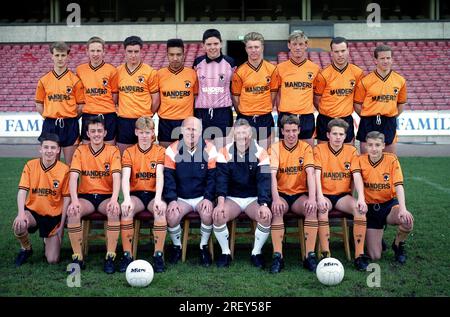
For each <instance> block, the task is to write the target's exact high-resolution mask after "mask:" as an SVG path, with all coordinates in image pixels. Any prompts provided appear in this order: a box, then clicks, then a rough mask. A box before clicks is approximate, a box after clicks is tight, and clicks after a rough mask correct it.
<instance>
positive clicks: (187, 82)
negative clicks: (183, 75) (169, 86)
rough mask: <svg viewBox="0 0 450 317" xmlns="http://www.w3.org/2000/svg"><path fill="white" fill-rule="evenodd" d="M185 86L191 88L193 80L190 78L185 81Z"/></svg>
mask: <svg viewBox="0 0 450 317" xmlns="http://www.w3.org/2000/svg"><path fill="white" fill-rule="evenodd" d="M184 87H185V88H191V82H190V81H189V80H185V81H184Z"/></svg>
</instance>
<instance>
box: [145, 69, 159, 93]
mask: <svg viewBox="0 0 450 317" xmlns="http://www.w3.org/2000/svg"><path fill="white" fill-rule="evenodd" d="M147 85H148V91H150V93H151V94H155V93H157V92H158V91H159V84H158V73H157V72H156V70H154V69H153V70H152V72H151V73H150V76H148V80H147Z"/></svg>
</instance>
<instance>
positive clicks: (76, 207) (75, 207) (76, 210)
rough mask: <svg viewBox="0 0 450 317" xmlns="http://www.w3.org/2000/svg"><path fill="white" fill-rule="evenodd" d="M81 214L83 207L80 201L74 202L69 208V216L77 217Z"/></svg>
mask: <svg viewBox="0 0 450 317" xmlns="http://www.w3.org/2000/svg"><path fill="white" fill-rule="evenodd" d="M80 213H81V205H80V202H79V201H72V202H71V203H70V205H69V207H68V208H67V216H69V217H77V216H78V215H80Z"/></svg>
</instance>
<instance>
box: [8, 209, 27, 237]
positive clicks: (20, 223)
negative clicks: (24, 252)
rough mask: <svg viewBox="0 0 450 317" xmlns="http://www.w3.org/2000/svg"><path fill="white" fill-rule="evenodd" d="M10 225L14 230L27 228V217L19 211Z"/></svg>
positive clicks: (20, 230) (19, 230)
mask: <svg viewBox="0 0 450 317" xmlns="http://www.w3.org/2000/svg"><path fill="white" fill-rule="evenodd" d="M12 227H13V230H14V231H15V232H22V231H24V230H26V229H28V218H27V216H26V215H25V213H23V214H21V213H19V215H17V217H16V219H14V222H13V226H12Z"/></svg>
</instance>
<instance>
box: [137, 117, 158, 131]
mask: <svg viewBox="0 0 450 317" xmlns="http://www.w3.org/2000/svg"><path fill="white" fill-rule="evenodd" d="M135 127H136V129H139V130H145V129H150V130H154V129H155V122H153V119H152V118H151V117H140V118H139V119H137V120H136V123H135Z"/></svg>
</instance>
